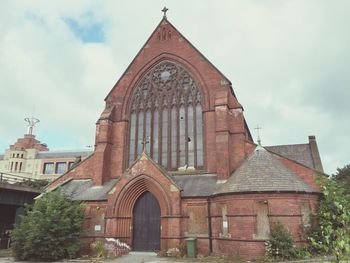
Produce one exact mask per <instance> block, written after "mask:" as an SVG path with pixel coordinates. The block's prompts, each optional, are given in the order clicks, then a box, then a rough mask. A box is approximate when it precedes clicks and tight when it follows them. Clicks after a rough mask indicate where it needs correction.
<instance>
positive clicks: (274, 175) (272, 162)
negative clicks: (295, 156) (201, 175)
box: [215, 146, 315, 194]
mask: <svg viewBox="0 0 350 263" xmlns="http://www.w3.org/2000/svg"><path fill="white" fill-rule="evenodd" d="M270 191H274V192H290V191H292V192H315V191H314V190H313V189H312V188H311V187H310V186H308V185H307V184H306V183H305V182H304V181H303V180H302V179H301V178H300V177H299V176H298V175H296V174H295V173H294V172H292V171H291V170H289V169H288V168H287V167H285V166H284V165H283V164H282V163H281V162H280V161H279V160H277V159H276V158H275V157H274V156H273V154H272V153H270V152H268V151H267V150H265V149H264V148H263V147H261V146H257V148H256V149H255V151H254V152H253V153H252V154H251V155H250V156H249V157H248V159H247V160H246V161H245V162H244V163H243V164H242V165H241V166H240V167H239V168H238V169H237V170H236V171H235V172H234V173H233V174H232V175H231V177H230V178H229V179H228V180H227V182H226V183H224V184H223V185H221V186H220V187H219V189H218V190H217V191H216V192H215V194H223V193H240V192H270Z"/></svg>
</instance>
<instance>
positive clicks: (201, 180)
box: [173, 174, 217, 197]
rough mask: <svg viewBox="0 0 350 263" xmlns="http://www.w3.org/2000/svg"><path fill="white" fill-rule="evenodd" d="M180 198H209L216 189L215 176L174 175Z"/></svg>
mask: <svg viewBox="0 0 350 263" xmlns="http://www.w3.org/2000/svg"><path fill="white" fill-rule="evenodd" d="M173 178H174V180H175V182H176V183H177V184H178V185H179V186H180V187H181V188H182V190H183V191H182V192H181V196H182V197H203V196H210V195H211V194H212V193H213V192H214V191H215V190H216V188H217V184H216V174H193V175H174V176H173Z"/></svg>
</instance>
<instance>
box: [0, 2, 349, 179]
mask: <svg viewBox="0 0 350 263" xmlns="http://www.w3.org/2000/svg"><path fill="white" fill-rule="evenodd" d="M164 6H167V8H169V11H168V13H167V17H168V20H169V21H170V22H171V23H172V24H173V25H174V26H175V27H176V28H177V29H178V30H179V31H180V32H181V33H182V34H183V35H184V36H185V37H186V38H187V39H188V40H189V41H191V43H192V44H193V45H194V46H196V47H197V49H199V50H200V51H201V53H203V54H204V55H205V56H206V57H207V58H208V59H209V60H210V61H211V62H212V63H213V64H214V65H215V66H216V67H217V68H218V69H219V70H220V71H221V72H222V73H223V74H224V75H225V76H226V77H227V78H228V79H230V80H231V82H232V85H233V89H234V91H235V94H236V96H237V98H238V100H239V102H240V103H241V104H242V105H243V106H244V110H245V111H244V114H245V118H246V120H247V123H248V126H249V127H250V130H251V133H252V135H253V137H254V138H256V137H257V134H256V131H255V130H254V127H256V126H257V125H260V126H261V127H262V130H261V132H260V133H261V135H260V136H261V139H262V144H263V145H266V146H268V145H280V144H297V143H307V142H308V136H309V135H315V136H316V139H317V143H318V147H319V151H320V154H321V159H322V162H323V166H324V169H325V172H326V173H328V174H333V173H335V171H336V168H337V167H343V166H344V165H346V164H349V163H350V160H349V156H350V150H349V131H350V118H349V113H350V105H349V104H350V103H349V98H350V52H349V51H350V1H347V0H343V1H342V0H334V1H328V0H308V1H305V0H288V1H287V0H274V1H272V0H271V1H270V0H266V1H258V0H227V1H224V0H221V1H213V0H197V1H186V0H176V1H175V0H167V1H166V0H152V1H130V0H128V1H119V0H116V1H98V0H95V1H89V0H84V1H78V0H76V1H70V0H60V1H58V0H57V1H47V0H40V1H39V0H38V1H35V0H32V1H25V0H22V1H16V0H2V1H1V9H0V112H1V113H2V118H1V125H0V138H1V140H0V153H1V152H4V151H5V149H7V148H8V147H9V145H10V144H13V143H14V142H15V141H16V140H17V138H20V137H22V136H23V134H24V133H26V129H27V128H26V123H25V122H24V118H26V117H31V116H34V117H36V118H38V119H40V123H38V125H37V127H36V128H35V131H34V133H35V134H36V136H37V139H39V140H40V141H41V142H43V143H46V144H47V145H48V147H49V148H50V149H51V150H73V149H74V150H75V149H87V148H88V146H89V145H94V139H95V123H96V121H97V120H98V118H99V116H100V114H101V112H102V110H103V108H104V105H105V103H104V98H105V96H106V95H107V94H108V92H109V91H110V90H111V89H112V87H113V85H114V84H115V83H116V81H117V80H118V79H119V78H120V77H121V74H122V73H123V72H124V70H125V69H126V67H127V66H128V65H129V63H130V62H131V61H132V59H133V58H134V57H135V55H136V54H137V52H138V51H139V49H140V48H141V47H142V46H143V44H144V43H145V42H146V40H147V39H148V37H149V36H150V34H151V33H152V32H153V30H154V29H155V27H156V26H157V24H158V23H159V21H160V20H161V18H162V15H163V13H162V12H161V9H162V8H163V7H164ZM1 149H3V150H1Z"/></svg>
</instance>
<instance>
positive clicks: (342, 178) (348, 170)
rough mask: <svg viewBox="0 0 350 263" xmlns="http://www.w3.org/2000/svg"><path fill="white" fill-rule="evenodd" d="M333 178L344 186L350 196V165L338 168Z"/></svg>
mask: <svg viewBox="0 0 350 263" xmlns="http://www.w3.org/2000/svg"><path fill="white" fill-rule="evenodd" d="M333 178H334V179H335V180H337V181H338V182H340V183H341V184H343V185H344V187H345V189H346V191H347V192H348V193H349V194H350V164H348V165H345V166H344V167H343V168H337V172H336V173H335V174H334V175H333Z"/></svg>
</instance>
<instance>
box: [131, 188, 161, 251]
mask: <svg viewBox="0 0 350 263" xmlns="http://www.w3.org/2000/svg"><path fill="white" fill-rule="evenodd" d="M133 250H136V251H159V250H160V207H159V204H158V201H157V199H156V198H155V197H154V196H153V195H152V194H151V193H150V192H145V193H144V194H142V195H141V196H140V197H139V199H138V200H137V201H136V203H135V206H134V211H133Z"/></svg>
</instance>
